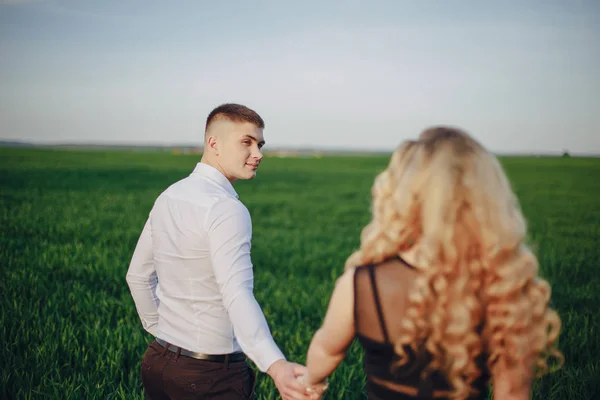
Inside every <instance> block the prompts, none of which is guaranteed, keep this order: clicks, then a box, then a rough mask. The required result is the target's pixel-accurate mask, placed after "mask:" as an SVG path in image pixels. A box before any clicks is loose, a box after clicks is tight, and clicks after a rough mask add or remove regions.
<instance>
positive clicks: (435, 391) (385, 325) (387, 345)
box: [354, 258, 489, 399]
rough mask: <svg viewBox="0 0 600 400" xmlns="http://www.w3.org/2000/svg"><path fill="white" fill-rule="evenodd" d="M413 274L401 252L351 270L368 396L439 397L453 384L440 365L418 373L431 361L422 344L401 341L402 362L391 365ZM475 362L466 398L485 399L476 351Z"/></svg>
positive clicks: (486, 379)
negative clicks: (419, 347)
mask: <svg viewBox="0 0 600 400" xmlns="http://www.w3.org/2000/svg"><path fill="white" fill-rule="evenodd" d="M415 278H416V272H415V271H414V270H413V268H412V266H410V265H409V264H408V263H406V262H404V261H403V260H402V259H400V258H393V259H389V260H387V261H385V262H383V263H380V264H377V265H373V264H369V265H365V266H361V267H358V268H357V269H356V271H355V274H354V293H355V296H354V299H355V300H354V321H355V329H356V335H357V338H358V340H359V342H360V343H361V345H362V346H363V348H364V349H365V357H364V367H365V373H366V375H367V378H368V381H367V391H368V393H369V398H374V399H386V398H390V399H391V398H394V399H398V398H406V399H415V398H436V399H437V398H440V399H443V398H446V397H447V396H448V394H449V392H450V391H451V390H452V388H451V385H450V383H449V382H448V381H447V379H446V378H445V376H444V373H443V371H433V372H432V373H431V374H427V376H426V377H425V379H422V378H421V373H422V372H423V371H424V370H425V368H426V367H427V365H428V363H429V362H430V361H431V358H430V356H429V353H428V352H427V351H425V350H424V349H422V350H419V351H417V352H414V351H413V350H412V349H411V348H410V347H408V346H406V347H405V351H406V352H407V355H408V357H407V360H406V364H404V365H402V366H401V367H395V368H394V364H396V363H397V362H398V361H399V360H400V359H401V357H400V356H399V355H398V354H396V353H395V351H394V343H395V342H396V341H397V339H398V338H399V337H400V335H401V334H402V329H403V328H402V325H403V320H404V319H405V317H406V310H407V309H408V293H409V292H410V289H411V287H412V286H413V285H414V279H415ZM477 364H478V366H479V368H480V370H481V375H480V377H479V378H478V379H477V380H476V381H475V382H474V383H473V388H474V389H476V390H477V391H478V394H477V395H474V396H472V397H470V398H471V399H485V398H487V390H488V382H489V374H488V372H487V369H486V359H485V355H483V354H482V355H481V357H480V358H479V359H478V360H477ZM399 395H402V397H399Z"/></svg>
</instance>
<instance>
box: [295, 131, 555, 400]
mask: <svg viewBox="0 0 600 400" xmlns="http://www.w3.org/2000/svg"><path fill="white" fill-rule="evenodd" d="M372 195H373V206H372V212H373V219H372V221H371V223H370V224H369V225H367V226H366V227H365V229H364V230H363V232H362V235H361V246H360V249H359V250H358V251H356V252H355V253H354V254H352V255H351V256H350V257H349V258H348V260H347V262H346V271H345V273H344V274H343V275H342V276H341V277H340V278H339V279H338V281H337V282H336V287H335V289H334V291H333V293H332V296H331V299H330V304H329V307H328V310H327V313H326V315H325V318H324V321H323V325H322V326H321V328H320V329H319V330H318V331H317V332H316V333H315V335H314V337H313V339H312V342H311V344H310V346H309V350H308V354H307V368H308V373H307V375H306V376H305V377H304V381H305V383H306V384H308V385H314V384H317V383H319V382H323V381H324V380H326V378H327V377H328V376H329V375H330V374H331V373H332V372H333V371H334V370H335V368H336V367H337V366H338V365H339V363H340V362H341V361H342V360H343V358H344V355H345V351H346V350H347V349H348V347H349V346H350V344H351V343H352V341H353V339H354V338H358V340H359V342H360V343H361V344H362V346H363V348H364V350H365V358H364V364H365V373H366V375H367V392H368V394H369V398H370V399H388V398H389V399H391V398H393V399H414V398H425V397H426V398H461V399H465V398H469V399H485V398H487V395H488V393H487V390H488V386H489V385H488V384H489V383H493V392H494V398H496V399H529V398H530V393H531V387H532V382H533V380H534V378H535V377H536V375H537V376H541V375H543V374H544V373H546V372H548V370H549V368H548V364H549V358H550V357H556V358H557V359H558V361H559V364H562V362H563V357H562V354H561V353H560V351H558V350H557V349H555V342H556V341H557V338H558V336H559V333H560V329H561V321H560V318H559V316H558V315H557V313H556V312H555V311H553V310H552V309H550V308H549V306H548V303H549V300H550V286H549V285H548V283H547V282H546V281H545V280H543V279H541V278H540V277H539V276H538V275H537V273H538V262H537V259H536V257H535V256H534V254H533V253H532V252H531V250H530V249H529V248H528V247H527V245H526V244H525V237H526V233H527V231H526V224H525V221H524V218H523V215H522V213H521V211H520V206H519V203H518V200H517V198H516V196H515V194H514V193H513V191H512V190H511V186H510V183H509V181H508V179H507V177H506V176H505V174H504V172H503V170H502V168H501V166H500V164H499V162H498V161H497V159H496V158H495V157H494V156H493V155H492V154H490V153H489V152H487V151H486V150H485V148H484V147H483V146H481V145H480V144H479V143H478V142H477V141H475V140H474V139H473V138H471V137H470V136H469V135H468V134H467V133H465V132H463V131H460V130H458V129H453V128H446V127H436V128H432V129H428V130H426V131H424V132H423V133H422V134H421V136H420V137H419V139H418V140H416V141H407V142H405V143H404V144H402V145H401V146H400V147H399V148H398V149H397V150H396V151H395V152H394V154H393V156H392V158H391V160H390V163H389V166H388V168H387V169H386V170H385V171H383V172H382V173H381V174H379V176H378V177H377V178H376V180H375V183H374V186H373V190H372Z"/></svg>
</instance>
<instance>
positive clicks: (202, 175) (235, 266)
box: [126, 163, 285, 372]
mask: <svg viewBox="0 0 600 400" xmlns="http://www.w3.org/2000/svg"><path fill="white" fill-rule="evenodd" d="M251 239H252V221H251V219H250V214H249V212H248V209H247V208H246V207H245V206H244V205H243V204H242V202H240V201H239V200H238V195H237V193H236V191H235V189H234V188H233V186H232V185H231V183H230V182H229V181H228V180H227V179H226V178H225V176H224V175H223V174H221V173H220V172H219V171H218V170H217V169H215V168H213V167H211V166H209V165H208V164H204V163H198V165H197V166H196V168H195V169H194V171H193V172H192V173H191V174H190V175H189V176H188V177H186V178H184V179H182V180H180V181H179V182H176V183H174V184H173V185H171V186H170V187H169V188H167V189H166V190H165V191H164V192H163V193H161V194H160V196H159V197H158V198H157V199H156V202H155V203H154V206H153V208H152V210H151V211H150V215H149V217H148V220H147V221H146V224H145V226H144V229H143V231H142V234H141V236H140V238H139V240H138V243H137V246H136V248H135V251H134V253H133V256H132V259H131V264H130V265H129V270H128V272H127V277H126V279H127V284H128V285H129V289H130V291H131V295H132V297H133V300H134V302H135V305H136V309H137V312H138V315H139V317H140V320H141V321H142V325H143V327H144V329H146V330H147V331H148V332H150V333H151V334H153V335H154V336H155V337H158V338H160V339H163V340H165V341H167V342H169V343H171V344H173V345H176V346H179V347H182V348H184V349H187V350H191V351H195V352H200V353H207V354H226V353H231V352H235V351H243V352H244V353H245V354H246V355H247V356H248V357H249V358H250V359H251V360H252V361H254V363H255V364H256V366H257V367H258V369H259V370H260V371H262V372H265V371H266V370H267V369H268V368H269V366H270V365H271V364H272V363H273V362H275V361H277V360H279V359H285V357H284V355H283V354H282V352H281V351H280V349H279V348H278V347H277V345H276V344H275V342H274V340H273V337H272V336H271V332H270V330H269V326H268V325H267V321H266V320H265V317H264V314H263V312H262V310H261V308H260V306H259V305H258V303H257V302H256V299H255V298H254V294H253V286H254V277H253V271H252V261H251V259H250V247H251V243H250V242H251Z"/></svg>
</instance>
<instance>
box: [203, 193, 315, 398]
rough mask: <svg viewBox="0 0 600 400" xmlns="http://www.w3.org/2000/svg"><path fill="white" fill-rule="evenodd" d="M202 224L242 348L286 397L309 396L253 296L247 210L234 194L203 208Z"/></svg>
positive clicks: (298, 371)
mask: <svg viewBox="0 0 600 400" xmlns="http://www.w3.org/2000/svg"><path fill="white" fill-rule="evenodd" d="M205 228H206V231H207V234H208V241H209V246H210V255H211V258H212V263H213V269H214V273H215V278H216V281H217V284H218V285H219V289H220V292H221V295H222V297H223V304H224V306H225V309H226V310H227V313H228V315H229V318H230V320H231V323H232V325H233V329H234V332H235V335H236V338H237V340H238V341H239V343H240V346H241V347H242V350H243V351H244V353H245V354H246V355H247V356H248V357H249V358H250V359H251V360H252V361H253V362H254V363H255V364H256V366H257V367H258V369H259V370H260V371H262V372H267V373H268V374H269V375H270V376H271V377H272V378H273V380H274V382H275V385H276V386H277V389H278V390H279V392H280V394H281V395H282V397H283V398H284V399H308V398H309V397H308V396H307V395H306V394H305V392H304V391H305V387H304V386H303V385H301V384H300V383H299V382H298V381H297V380H296V377H297V376H298V375H301V374H303V373H304V367H302V366H300V365H298V364H295V363H289V362H287V361H286V360H285V356H284V355H283V353H282V352H281V350H280V349H279V348H278V347H277V345H276V343H275V341H274V340H273V337H272V336H271V331H270V329H269V326H268V324H267V321H266V319H265V316H264V314H263V312H262V310H261V308H260V306H259V304H258V302H257V301H256V299H255V298H254V293H253V288H254V275H253V271H252V261H251V258H250V248H251V240H252V221H251V219H250V214H249V213H248V210H247V209H246V207H245V206H244V205H243V204H241V203H240V202H239V201H237V200H234V199H227V200H223V201H219V202H217V203H215V204H214V205H213V207H212V208H211V210H210V211H209V213H208V214H207V218H206V220H205ZM303 392H304V393H303Z"/></svg>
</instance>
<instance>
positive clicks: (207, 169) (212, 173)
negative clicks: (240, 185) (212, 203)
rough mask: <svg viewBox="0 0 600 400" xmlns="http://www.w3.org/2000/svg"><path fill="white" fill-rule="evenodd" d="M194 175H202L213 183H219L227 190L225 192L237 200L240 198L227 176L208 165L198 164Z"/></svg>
mask: <svg viewBox="0 0 600 400" xmlns="http://www.w3.org/2000/svg"><path fill="white" fill-rule="evenodd" d="M192 173H193V174H200V175H202V176H204V177H206V178H208V179H210V180H211V181H213V182H215V183H217V184H218V185H219V186H221V187H222V188H223V189H225V191H226V192H227V193H229V194H230V195H232V196H233V197H235V198H236V199H237V198H239V196H238V194H237V192H236V191H235V189H234V188H233V185H232V184H231V182H229V180H228V179H227V178H225V175H223V174H222V173H221V171H219V170H218V169H216V168H215V167H213V166H211V165H208V164H206V163H203V162H199V163H198V164H196V168H194V171H193V172H192Z"/></svg>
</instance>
